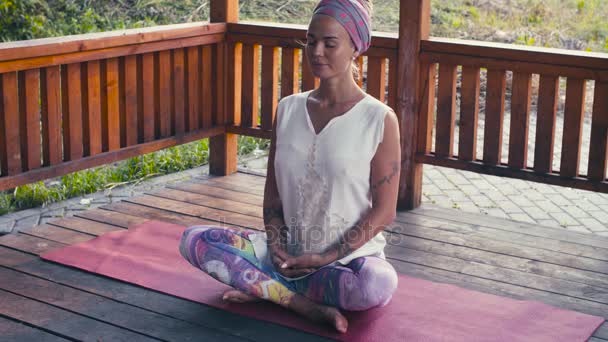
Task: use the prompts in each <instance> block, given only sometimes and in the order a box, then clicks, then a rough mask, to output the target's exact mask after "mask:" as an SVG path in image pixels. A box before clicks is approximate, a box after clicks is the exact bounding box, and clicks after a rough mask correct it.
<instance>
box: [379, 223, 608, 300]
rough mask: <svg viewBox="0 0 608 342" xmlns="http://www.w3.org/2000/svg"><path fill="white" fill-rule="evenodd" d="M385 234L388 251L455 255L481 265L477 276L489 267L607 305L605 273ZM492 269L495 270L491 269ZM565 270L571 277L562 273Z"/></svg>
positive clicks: (498, 276) (521, 281)
mask: <svg viewBox="0 0 608 342" xmlns="http://www.w3.org/2000/svg"><path fill="white" fill-rule="evenodd" d="M385 235H391V236H389V238H388V240H390V243H389V246H387V250H388V251H391V250H394V248H393V246H396V247H399V248H404V249H407V250H408V252H410V251H415V252H413V253H415V254H418V253H420V252H421V254H424V255H432V256H430V258H437V259H443V257H447V258H455V259H458V260H460V261H464V262H466V263H467V264H469V265H470V266H478V271H479V273H476V272H474V273H475V275H476V276H484V275H485V274H484V275H482V274H481V273H482V272H483V270H486V271H487V272H488V273H490V272H491V273H495V275H494V277H492V278H491V279H495V280H500V281H504V282H509V283H511V284H515V285H519V286H527V287H531V288H535V289H537V290H541V291H547V292H553V293H556V294H560V295H564V296H570V297H573V298H579V299H583V300H588V301H595V302H599V303H602V304H604V305H606V303H607V300H608V288H607V287H606V283H605V282H603V281H602V278H603V279H604V280H605V279H606V274H603V275H599V274H595V275H594V273H593V272H582V271H581V272H578V271H577V270H576V269H573V268H568V267H563V266H555V265H551V264H545V263H542V262H533V261H531V260H526V259H523V258H518V257H511V256H505V255H501V254H496V253H492V252H486V251H480V250H477V249H472V248H468V247H463V246H454V245H452V244H449V243H443V242H438V241H432V240H428V239H421V238H417V237H413V236H403V235H400V234H394V233H388V232H387V233H385ZM388 251H387V252H388ZM389 253H390V252H389ZM392 256H394V254H393V255H392ZM428 266H435V265H428ZM467 266H468V265H467ZM492 270H493V271H495V272H492ZM564 272H566V273H567V274H568V276H561V274H563V273H564ZM472 273H473V272H472ZM483 273H485V272H483ZM606 308H607V309H608V305H606Z"/></svg>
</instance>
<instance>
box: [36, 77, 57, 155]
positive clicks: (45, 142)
mask: <svg viewBox="0 0 608 342" xmlns="http://www.w3.org/2000/svg"><path fill="white" fill-rule="evenodd" d="M60 75H61V71H60V68H59V66H54V67H48V68H45V69H42V70H41V87H40V94H41V97H42V98H41V104H42V106H41V116H42V118H41V120H42V155H43V160H44V163H43V164H44V166H49V165H57V164H59V163H60V162H61V158H62V156H61V147H62V145H61V93H60V89H61V81H60Z"/></svg>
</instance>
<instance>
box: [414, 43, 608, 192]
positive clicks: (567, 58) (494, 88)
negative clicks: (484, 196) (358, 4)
mask: <svg viewBox="0 0 608 342" xmlns="http://www.w3.org/2000/svg"><path fill="white" fill-rule="evenodd" d="M420 59H421V62H422V65H423V67H422V73H423V75H422V76H421V83H422V82H423V83H424V84H425V86H424V89H425V92H424V93H423V101H422V103H421V107H420V120H419V130H418V132H419V135H418V136H419V139H418V142H417V151H418V153H417V156H416V160H417V161H418V162H421V163H428V164H435V165H441V166H446V167H452V168H458V169H464V170H470V171H475V172H480V173H487V174H494V175H500V176H508V177H515V178H522V179H527V180H533V181H537V182H543V183H550V184H556V185H563V186H569V187H574V188H581V189H588V190H594V191H601V192H608V182H607V180H606V159H607V149H606V144H607V141H608V138H607V137H608V135H607V134H608V55H606V54H592V53H579V52H575V51H567V50H558V49H543V48H529V47H518V46H513V45H506V44H493V43H483V42H472V41H457V40H451V39H432V40H427V41H422V42H421V54H420ZM459 68H460V72H459V73H458V72H457V70H458V69H459ZM484 69H485V70H484ZM480 72H483V73H485V78H486V79H487V82H486V91H485V111H484V112H485V116H484V117H485V118H484V120H483V121H482V120H481V118H480V117H479V116H478V113H479V106H480ZM507 73H512V80H511V82H510V89H511V92H510V93H511V96H510V98H509V99H506V94H507V83H508V82H507ZM533 75H538V76H533ZM533 77H534V78H536V77H538V95H537V96H534V97H535V99H534V100H536V101H535V102H536V103H537V111H536V112H537V116H536V117H537V124H536V142H535V144H534V145H533V146H529V137H528V135H529V134H528V133H529V127H530V113H531V103H532V100H533V94H532V88H533V85H532V79H533ZM560 78H565V80H566V82H565V103H564V104H563V107H564V112H563V117H564V123H563V139H562V142H561V146H562V148H561V153H555V152H556V151H554V146H555V131H556V123H557V120H556V114H557V111H558V103H559V101H560V98H559V93H560ZM590 82H591V83H593V88H591V84H589V88H591V89H594V90H592V91H593V104H592V106H590V107H591V108H587V109H588V112H589V113H590V115H591V118H592V123H591V135H590V141H589V143H588V146H589V150H588V151H582V150H581V146H583V144H582V143H583V134H582V132H583V119H584V115H585V106H586V98H587V94H586V93H587V88H588V83H590ZM457 84H460V92H459V95H460V107H459V108H457V107H456V98H457V95H458V91H457ZM435 100H436V106H437V108H436V113H435V108H434V106H435ZM505 104H510V108H511V110H510V127H508V128H505V127H503V126H504V113H505ZM457 112H459V132H458V135H459V136H458V138H459V139H458V140H459V142H458V148H457V149H455V148H454V140H455V131H456V130H455V121H456V116H457ZM435 114H436V120H434V118H435ZM478 123H483V124H484V130H483V140H482V141H481V142H482V143H483V153H482V155H479V154H478V153H477V145H476V144H477V141H478V137H477V131H478ZM504 129H508V136H509V139H508V140H509V141H508V145H507V146H508V158H504V157H503V155H502V153H503V145H504V144H503V141H502V137H503V130H504ZM433 130H434V131H435V132H433ZM433 133H434V134H433ZM433 135H434V137H435V139H434V145H435V146H434V148H433V146H432V145H433V140H432V137H433ZM585 145H587V144H585ZM529 147H533V153H534V162H533V165H529V163H528V160H529V156H528V148H529ZM531 150H532V149H531ZM583 153H587V155H585V157H586V158H585V159H587V160H588V163H587V165H585V166H588V167H587V172H586V173H583V172H580V170H579V165H580V162H581V155H582V154H583ZM554 155H557V157H558V158H559V157H561V158H560V163H559V166H557V165H555V166H554V161H553V158H554ZM503 159H506V160H503ZM556 164H557V163H556Z"/></svg>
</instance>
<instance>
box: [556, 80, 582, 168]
mask: <svg viewBox="0 0 608 342" xmlns="http://www.w3.org/2000/svg"><path fill="white" fill-rule="evenodd" d="M586 86H587V81H585V80H583V79H579V78H568V81H567V83H566V103H565V107H564V128H563V130H564V132H563V138H562V159H561V163H560V169H559V173H560V175H562V176H564V177H577V176H578V168H579V161H580V158H581V143H582V140H581V137H582V135H583V121H584V120H585V98H586V91H585V88H586Z"/></svg>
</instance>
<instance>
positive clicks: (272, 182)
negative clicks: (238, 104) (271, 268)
mask: <svg viewBox="0 0 608 342" xmlns="http://www.w3.org/2000/svg"><path fill="white" fill-rule="evenodd" d="M276 142H277V120H276V116H275V120H274V122H273V126H272V137H271V140H270V151H269V153H268V168H267V172H266V183H265V185H264V204H263V207H264V227H265V229H266V234H267V236H268V246H269V247H273V248H274V247H284V244H285V243H286V241H281V233H283V236H284V233H285V231H284V230H285V229H286V228H287V227H286V225H285V219H284V216H283V205H282V204H281V197H280V196H279V190H278V188H277V181H276V178H275V173H274V159H275V154H276ZM283 249H284V248H283Z"/></svg>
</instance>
